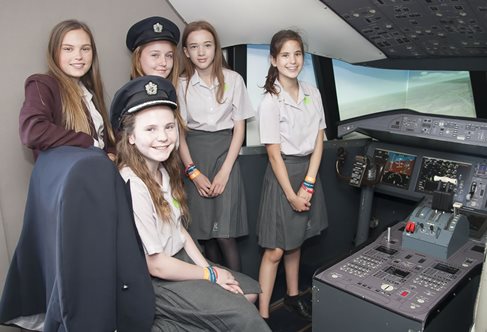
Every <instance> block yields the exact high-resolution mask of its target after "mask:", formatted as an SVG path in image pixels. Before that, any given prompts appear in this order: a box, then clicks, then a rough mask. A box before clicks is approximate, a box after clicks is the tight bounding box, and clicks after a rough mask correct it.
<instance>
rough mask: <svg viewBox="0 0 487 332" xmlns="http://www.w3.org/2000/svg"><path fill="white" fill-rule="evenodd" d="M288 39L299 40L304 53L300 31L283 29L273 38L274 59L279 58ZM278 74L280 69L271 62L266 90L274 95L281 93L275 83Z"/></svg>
mask: <svg viewBox="0 0 487 332" xmlns="http://www.w3.org/2000/svg"><path fill="white" fill-rule="evenodd" d="M288 40H295V41H297V42H298V43H299V46H300V47H301V51H302V52H303V53H304V43H303V39H302V38H301V36H300V35H299V33H297V32H296V31H294V30H281V31H278V32H276V33H275V34H274V36H272V39H271V44H270V56H271V57H272V58H273V59H277V55H278V54H279V52H281V49H282V47H283V46H284V43H285V42H287V41H288ZM278 76H279V71H278V70H277V68H276V67H274V66H273V65H272V63H271V64H270V66H269V70H268V71H267V76H266V80H265V84H264V90H265V91H266V92H268V93H270V94H274V95H277V94H279V91H277V88H276V86H275V85H274V83H275V82H276V79H277V77H278Z"/></svg>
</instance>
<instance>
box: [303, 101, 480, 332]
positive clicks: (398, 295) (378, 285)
mask: <svg viewBox="0 0 487 332" xmlns="http://www.w3.org/2000/svg"><path fill="white" fill-rule="evenodd" d="M353 132H358V133H361V134H365V135H367V136H369V137H371V138H372V140H371V141H370V142H369V143H368V145H367V147H366V149H365V150H366V151H365V154H364V155H357V156H355V159H354V161H353V166H352V168H351V170H350V171H349V172H348V173H347V172H346V171H345V170H344V169H343V167H342V166H343V163H344V159H345V158H349V157H348V156H346V151H345V150H343V149H342V150H341V151H339V152H338V156H337V162H336V163H337V164H336V170H337V175H338V177H339V178H341V179H342V180H343V181H346V182H348V184H349V185H351V186H353V187H357V188H360V189H359V190H360V207H359V209H360V211H359V214H358V215H359V220H358V226H357V232H356V237H355V244H356V245H357V250H356V251H355V252H354V253H353V254H351V255H350V256H349V257H347V258H346V259H344V260H342V261H340V262H338V263H336V264H334V265H333V266H331V267H327V268H324V269H321V270H318V271H317V272H316V273H315V276H314V279H313V296H314V298H313V300H314V302H313V303H314V304H315V307H314V309H313V310H316V311H315V312H317V311H319V312H320V315H316V316H314V318H313V330H315V329H316V330H318V331H321V330H327V331H338V330H341V331H355V330H361V329H362V328H363V327H364V326H367V330H370V331H381V330H386V329H387V330H388V331H430V332H431V331H446V330H448V331H468V328H469V326H471V322H472V315H473V305H474V302H475V297H476V292H477V288H478V284H479V279H480V277H479V275H480V270H481V266H482V263H483V261H484V247H485V242H486V229H487V193H486V190H487V188H486V186H487V159H486V158H487V121H482V120H479V119H470V118H459V117H449V116H441V115H431V114H422V113H418V112H415V111H411V110H395V111H387V112H381V113H376V114H373V115H371V116H363V117H358V118H355V119H351V120H347V121H343V122H342V123H340V125H339V127H338V135H339V136H340V137H343V136H345V135H347V134H350V133H353ZM376 194H380V195H386V196H390V197H397V198H399V199H406V200H410V201H412V202H414V204H415V206H414V209H413V211H412V212H411V213H410V214H409V216H408V217H407V218H406V219H404V220H401V221H399V222H397V223H395V224H393V225H391V226H390V227H388V228H387V229H386V230H385V231H384V232H382V233H381V234H380V235H379V236H378V237H377V238H376V239H375V240H374V241H373V242H370V240H369V230H370V223H371V219H372V218H371V210H372V206H373V200H374V197H375V195H376ZM380 208H381V209H387V208H388V207H387V206H381V207H380ZM330 301H331V302H333V305H331V303H330ZM336 317H347V318H346V319H343V320H337V319H336Z"/></svg>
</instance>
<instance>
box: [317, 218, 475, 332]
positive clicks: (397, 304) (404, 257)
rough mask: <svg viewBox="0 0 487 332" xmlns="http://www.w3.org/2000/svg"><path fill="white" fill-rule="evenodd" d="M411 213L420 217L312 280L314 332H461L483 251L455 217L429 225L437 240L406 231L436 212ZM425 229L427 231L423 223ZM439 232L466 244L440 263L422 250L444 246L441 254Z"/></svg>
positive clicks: (466, 323) (467, 320) (468, 315)
mask: <svg viewBox="0 0 487 332" xmlns="http://www.w3.org/2000/svg"><path fill="white" fill-rule="evenodd" d="M415 212H416V213H417V214H418V217H416V215H414V218H413V217H411V218H409V220H408V221H407V222H400V223H398V224H396V225H395V226H394V227H393V228H392V229H389V230H388V231H386V232H384V233H383V234H382V235H381V236H379V237H378V239H377V240H376V241H374V242H372V243H371V244H369V245H367V246H366V247H364V248H362V249H361V250H359V251H358V252H356V253H355V254H353V255H351V256H349V257H348V258H346V259H345V260H343V261H341V262H339V263H337V264H335V265H334V266H332V267H330V268H328V269H326V270H324V271H318V272H317V273H316V274H315V276H314V279H313V305H314V307H313V312H314V315H313V330H314V331H359V330H363V329H364V326H367V329H366V330H368V331H386V330H387V331H445V330H449V331H464V330H466V329H465V328H466V327H468V326H469V325H470V324H471V316H472V310H473V307H472V306H473V301H472V298H473V297H475V294H476V290H477V287H478V279H479V274H480V267H481V264H482V262H483V252H484V247H483V245H481V244H480V243H479V242H475V241H473V240H469V239H468V238H466V237H465V233H467V234H468V227H466V221H465V220H464V219H463V218H461V217H460V218H456V217H453V218H452V219H450V217H449V216H447V215H446V214H444V216H443V215H442V216H440V217H438V218H437V220H435V221H433V223H435V224H434V229H435V230H436V229H437V227H440V228H441V231H440V232H439V235H438V236H436V235H437V234H436V233H434V234H433V235H431V234H426V233H423V232H422V231H420V230H418V231H417V232H416V231H415V232H411V226H408V225H411V220H416V221H415V222H418V224H419V223H420V222H423V223H429V221H427V220H430V219H428V218H430V217H431V216H432V212H434V211H431V210H427V209H426V210H425V209H423V210H421V211H415ZM418 212H419V213H418ZM423 212H424V214H422V213H423ZM434 216H436V214H433V217H434ZM415 218H417V219H415ZM421 218H423V219H421ZM418 227H419V228H421V226H418ZM445 227H447V229H445ZM457 227H458V231H455V229H457ZM423 228H425V229H426V228H427V229H430V228H429V224H428V226H423ZM457 232H458V234H459V235H458V236H457V235H456V234H457ZM443 233H444V236H445V237H448V236H449V237H450V238H451V239H452V238H463V239H464V240H463V241H460V242H462V243H461V245H460V246H459V248H458V249H457V250H456V251H455V252H454V253H453V252H451V253H450V255H448V257H447V258H439V257H432V256H430V255H427V254H426V253H425V252H421V251H422V249H424V251H428V250H429V249H431V248H434V247H435V244H434V243H436V245H437V246H438V247H442V249H441V250H438V251H439V252H442V251H446V252H447V251H448V245H446V246H442V245H440V244H441V243H442V242H443V241H446V240H445V239H444V238H443V235H442V234H443ZM403 241H404V242H403ZM458 243H459V242H458ZM457 245H458V244H457ZM443 247H444V248H445V250H443ZM418 248H419V249H420V250H419V251H418V250H417V249H418ZM472 279H474V282H471V280H472ZM453 312H455V314H453ZM318 313H319V314H318ZM449 313H452V314H449ZM337 317H346V319H343V320H341V319H337Z"/></svg>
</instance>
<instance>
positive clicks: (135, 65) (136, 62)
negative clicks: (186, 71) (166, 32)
mask: <svg viewBox="0 0 487 332" xmlns="http://www.w3.org/2000/svg"><path fill="white" fill-rule="evenodd" d="M167 42H168V43H170V44H171V47H172V51H173V55H174V57H173V66H172V69H171V73H170V74H169V76H168V77H166V79H167V80H169V81H171V83H172V85H174V87H175V88H177V84H178V77H179V70H180V69H179V67H180V65H179V56H178V51H177V46H176V45H175V44H174V43H172V42H170V41H167ZM146 45H147V44H142V45H139V46H137V48H136V49H135V50H134V51H133V53H132V70H131V71H130V79H132V80H133V79H134V78H137V77H141V76H145V75H146V74H145V73H144V71H143V70H142V65H141V64H140V56H141V54H142V50H143V49H144V47H145V46H146Z"/></svg>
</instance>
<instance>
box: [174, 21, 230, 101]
mask: <svg viewBox="0 0 487 332" xmlns="http://www.w3.org/2000/svg"><path fill="white" fill-rule="evenodd" d="M199 30H206V31H208V32H209V33H211V35H212V36H213V40H214V42H215V58H214V59H213V70H212V73H211V76H212V77H216V79H217V80H218V90H217V92H216V100H217V101H218V102H219V103H220V104H221V103H223V94H224V93H225V78H224V77H223V68H227V63H226V62H225V58H224V57H223V52H222V48H221V43H220V40H219V39H218V35H217V33H216V30H215V28H214V27H213V26H212V25H211V24H210V23H209V22H207V21H195V22H191V23H189V24H188V25H186V27H185V28H184V31H183V37H182V38H181V40H182V47H183V48H187V47H188V45H187V43H188V37H189V34H190V33H192V32H194V31H199ZM182 59H183V72H182V73H181V76H183V77H186V78H187V80H188V81H189V79H190V78H191V77H192V76H193V75H194V72H195V71H196V66H195V65H194V63H193V62H191V59H189V58H188V57H186V56H184V54H183V56H182ZM188 87H189V82H188V84H187V85H186V93H187V92H188ZM186 93H185V95H186Z"/></svg>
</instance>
